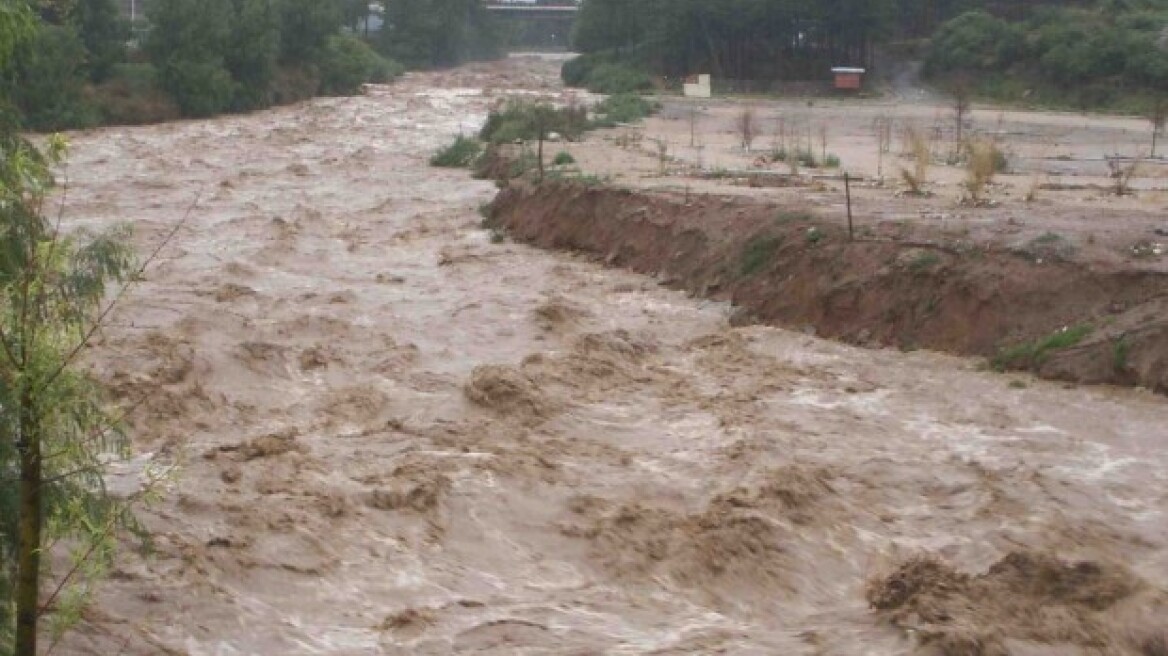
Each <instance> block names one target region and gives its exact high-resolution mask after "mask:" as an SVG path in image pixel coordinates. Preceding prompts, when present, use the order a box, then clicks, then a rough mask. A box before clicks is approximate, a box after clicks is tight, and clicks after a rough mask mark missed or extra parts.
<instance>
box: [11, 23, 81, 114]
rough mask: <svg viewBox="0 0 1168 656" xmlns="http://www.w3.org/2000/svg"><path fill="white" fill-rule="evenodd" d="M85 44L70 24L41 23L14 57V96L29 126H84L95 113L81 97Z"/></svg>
mask: <svg viewBox="0 0 1168 656" xmlns="http://www.w3.org/2000/svg"><path fill="white" fill-rule="evenodd" d="M85 61H86V52H85V45H84V44H83V43H82V42H81V39H80V38H79V37H78V36H77V34H76V33H75V32H74V31H73V29H72V28H70V27H65V26H57V25H48V24H44V23H42V24H40V25H38V26H37V28H36V30H35V33H34V38H33V40H32V41H30V42H29V43H28V44H27V45H26V46H25V47H23V48H21V49H20V50H19V51H18V53H17V55H16V57H15V68H16V77H15V85H14V89H13V93H12V98H13V100H14V103H15V105H16V107H17V109H18V110H19V111H20V114H21V116H22V118H23V120H24V123H25V125H26V126H27V127H30V128H32V129H34V130H59V129H64V128H70V127H85V126H88V125H91V124H93V123H94V122H95V121H96V116H94V115H93V113H92V111H90V109H89V108H88V107H87V106H86V104H85V102H84V100H83V98H82V88H83V86H84V83H85Z"/></svg>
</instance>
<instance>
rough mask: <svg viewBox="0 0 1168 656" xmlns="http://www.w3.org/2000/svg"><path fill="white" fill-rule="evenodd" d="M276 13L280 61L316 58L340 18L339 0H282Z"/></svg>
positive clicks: (335, 28)
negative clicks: (278, 19) (278, 12)
mask: <svg viewBox="0 0 1168 656" xmlns="http://www.w3.org/2000/svg"><path fill="white" fill-rule="evenodd" d="M280 17H281V27H280V61H281V62H283V63H286V64H310V63H314V62H316V61H318V60H319V59H320V57H321V54H322V52H323V51H324V48H325V45H326V44H327V42H328V39H329V37H330V36H332V35H334V34H336V33H337V31H338V30H339V29H340V28H341V21H342V20H343V18H344V16H343V14H342V12H341V5H340V2H339V0H282V2H281V3H280Z"/></svg>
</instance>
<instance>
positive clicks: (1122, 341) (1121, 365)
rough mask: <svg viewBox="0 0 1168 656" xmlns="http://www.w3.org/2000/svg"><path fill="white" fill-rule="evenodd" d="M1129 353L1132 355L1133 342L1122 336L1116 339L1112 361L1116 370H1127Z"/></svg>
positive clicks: (1112, 349)
mask: <svg viewBox="0 0 1168 656" xmlns="http://www.w3.org/2000/svg"><path fill="white" fill-rule="evenodd" d="M1129 355H1131V343H1130V342H1128V341H1127V338H1126V337H1120V338H1119V339H1117V340H1115V344H1113V345H1112V347H1111V363H1112V366H1113V367H1114V368H1115V371H1116V372H1123V371H1126V370H1127V360H1128V356H1129Z"/></svg>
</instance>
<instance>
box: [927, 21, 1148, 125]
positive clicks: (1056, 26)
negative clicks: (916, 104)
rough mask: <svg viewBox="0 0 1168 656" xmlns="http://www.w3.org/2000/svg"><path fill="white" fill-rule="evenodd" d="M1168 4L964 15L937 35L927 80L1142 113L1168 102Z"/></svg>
mask: <svg viewBox="0 0 1168 656" xmlns="http://www.w3.org/2000/svg"><path fill="white" fill-rule="evenodd" d="M1166 34H1168V0H1107V1H1104V2H1098V3H1094V4H1090V5H1083V6H1061V5H1060V6H1046V7H1037V8H1035V9H1034V10H1033V11H1031V12H1029V13H1028V14H1027V15H1025V16H1022V17H1020V19H1019V20H1009V19H1006V18H1002V17H1000V16H997V15H994V14H991V13H988V12H986V11H971V12H967V13H964V14H962V15H960V16H958V17H956V18H954V19H953V20H951V21H949V22H948V23H945V24H944V25H943V26H941V28H940V29H939V30H938V31H937V32H936V34H935V35H934V36H933V38H932V39H931V42H930V46H929V48H928V51H927V52H926V60H925V74H926V76H927V77H928V78H929V79H931V80H933V81H935V82H936V83H938V84H939V85H942V86H945V85H949V86H952V85H954V84H958V85H968V86H969V87H970V89H971V90H972V91H973V92H975V93H977V94H979V95H983V96H990V97H995V98H999V99H1002V100H1023V99H1028V100H1031V101H1034V102H1037V103H1040V104H1070V105H1075V106H1080V107H1084V108H1088V107H1089V108H1106V107H1114V108H1120V109H1130V110H1137V111H1138V110H1141V109H1146V108H1147V107H1148V106H1150V105H1152V104H1158V103H1161V102H1162V100H1161V99H1162V98H1163V97H1164V96H1165V95H1166V94H1168V40H1166V38H1165V35H1166Z"/></svg>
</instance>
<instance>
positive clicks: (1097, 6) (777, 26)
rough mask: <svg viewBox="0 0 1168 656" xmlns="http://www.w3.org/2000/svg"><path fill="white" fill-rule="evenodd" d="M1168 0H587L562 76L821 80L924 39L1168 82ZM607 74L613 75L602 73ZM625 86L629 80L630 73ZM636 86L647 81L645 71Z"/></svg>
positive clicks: (954, 51)
mask: <svg viewBox="0 0 1168 656" xmlns="http://www.w3.org/2000/svg"><path fill="white" fill-rule="evenodd" d="M1166 27H1168V0H1064V1H1062V2H1054V1H1052V0H584V2H583V4H582V6H581V11H580V16H579V19H578V21H577V23H576V26H575V28H574V33H573V44H574V46H575V49H576V50H578V51H579V52H582V53H585V54H586V55H587V56H586V57H585V58H584V59H583V60H581V61H580V62H577V63H575V64H574V65H572V66H569V67H567V68H566V69H565V80H567V81H569V82H575V83H578V82H580V81H581V80H587V79H588V78H589V76H590V75H591V71H592V69H593V68H595V67H597V66H606V65H608V66H611V65H613V64H620V65H624V66H629V67H633V68H639V69H641V70H643V71H646V72H650V73H652V74H655V75H664V76H680V75H687V74H693V73H697V72H709V73H713V74H714V76H715V77H717V78H730V79H748V80H781V79H817V78H824V77H826V76H827V75H829V71H830V68H831V67H832V66H862V67H870V66H871V65H872V64H873V63H874V61H875V57H874V52H875V50H876V47H877V46H879V45H882V44H889V43H890V42H902V43H903V42H909V43H919V42H920V40H921V39H925V40H926V41H925V49H924V51H923V53H922V54H923V55H924V56H925V57H927V68H926V72H927V73H928V74H930V75H932V76H933V78H934V79H936V80H939V81H944V79H945V78H946V77H947V76H950V75H951V74H952V73H955V72H961V73H965V74H967V75H971V76H974V77H987V76H993V75H998V76H1000V77H1001V78H1007V77H1009V76H1014V77H1016V78H1018V79H1022V80H1024V82H1022V83H1023V84H1030V83H1032V82H1034V81H1037V82H1040V83H1045V84H1048V85H1049V86H1055V85H1063V86H1066V85H1088V86H1092V85H1094V88H1095V91H1094V92H1092V93H1093V94H1094V95H1093V96H1092V93H1088V94H1086V98H1085V99H1086V100H1089V101H1093V102H1098V101H1100V100H1101V98H1099V97H1097V96H1099V95H1100V94H1102V93H1104V92H1105V91H1106V90H1107V89H1108V88H1109V85H1110V86H1114V84H1115V83H1116V82H1119V83H1121V84H1122V85H1124V86H1126V87H1129V88H1138V87H1140V86H1141V85H1143V86H1146V87H1153V88H1156V89H1161V88H1164V86H1165V83H1166V82H1168V59H1166V57H1165V43H1164V42H1163V39H1161V36H1160V35H1161V33H1162V32H1163V31H1164V29H1165V28H1166ZM606 73H607V75H606V76H605V77H609V78H611V77H613V75H612V71H611V70H609V71H606ZM628 79H629V80H630V83H631V82H632V81H633V79H632V77H631V76H629V77H628ZM638 83H641V84H643V80H640V81H639V82H638Z"/></svg>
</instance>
